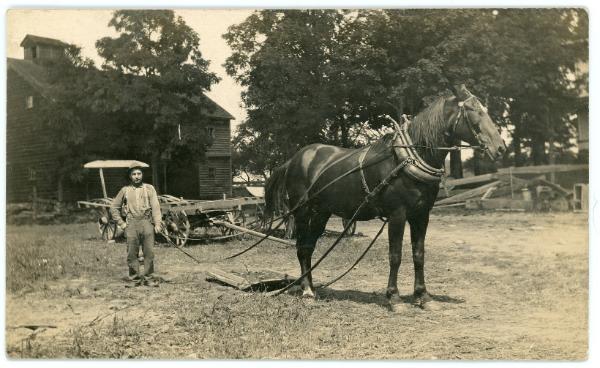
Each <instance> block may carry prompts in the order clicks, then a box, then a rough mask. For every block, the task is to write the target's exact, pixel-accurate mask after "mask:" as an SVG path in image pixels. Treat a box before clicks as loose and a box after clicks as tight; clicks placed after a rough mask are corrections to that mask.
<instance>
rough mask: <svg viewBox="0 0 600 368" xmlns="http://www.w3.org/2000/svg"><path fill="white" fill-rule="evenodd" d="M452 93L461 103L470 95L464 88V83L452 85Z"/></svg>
mask: <svg viewBox="0 0 600 368" xmlns="http://www.w3.org/2000/svg"><path fill="white" fill-rule="evenodd" d="M452 93H454V95H455V96H456V97H458V99H459V100H461V101H464V100H466V99H467V98H469V96H470V95H471V93H470V92H469V90H468V89H467V87H465V85H464V83H461V84H455V85H453V86H452Z"/></svg>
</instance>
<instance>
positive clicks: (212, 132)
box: [206, 127, 215, 139]
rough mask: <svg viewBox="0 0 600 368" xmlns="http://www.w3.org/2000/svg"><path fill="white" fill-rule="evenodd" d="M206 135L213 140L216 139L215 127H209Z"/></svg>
mask: <svg viewBox="0 0 600 368" xmlns="http://www.w3.org/2000/svg"><path fill="white" fill-rule="evenodd" d="M206 135H207V136H208V137H209V138H211V139H215V128H214V127H207V128H206Z"/></svg>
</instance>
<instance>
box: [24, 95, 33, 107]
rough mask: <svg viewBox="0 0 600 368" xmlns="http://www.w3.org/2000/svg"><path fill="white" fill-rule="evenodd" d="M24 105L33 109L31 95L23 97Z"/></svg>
mask: <svg viewBox="0 0 600 368" xmlns="http://www.w3.org/2000/svg"><path fill="white" fill-rule="evenodd" d="M25 107H26V108H28V109H33V96H27V98H25Z"/></svg>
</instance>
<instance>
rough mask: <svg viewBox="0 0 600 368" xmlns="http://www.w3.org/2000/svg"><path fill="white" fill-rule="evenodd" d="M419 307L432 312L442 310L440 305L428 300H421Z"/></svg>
mask: <svg viewBox="0 0 600 368" xmlns="http://www.w3.org/2000/svg"><path fill="white" fill-rule="evenodd" d="M419 307H420V308H421V309H423V310H424V311H428V312H433V311H439V310H442V305H441V304H440V303H438V302H436V301H433V300H430V301H428V302H421V303H420V304H419Z"/></svg>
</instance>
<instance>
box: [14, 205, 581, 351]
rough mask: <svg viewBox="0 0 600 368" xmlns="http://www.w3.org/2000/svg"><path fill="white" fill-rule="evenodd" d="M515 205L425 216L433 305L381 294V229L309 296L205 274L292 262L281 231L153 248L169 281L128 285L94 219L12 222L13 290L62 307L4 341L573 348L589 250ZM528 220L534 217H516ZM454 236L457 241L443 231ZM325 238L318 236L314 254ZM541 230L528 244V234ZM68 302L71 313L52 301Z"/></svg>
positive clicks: (30, 344)
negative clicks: (49, 332) (268, 291)
mask: <svg viewBox="0 0 600 368" xmlns="http://www.w3.org/2000/svg"><path fill="white" fill-rule="evenodd" d="M511 216H512V217H511ZM514 216H515V215H514V214H513V215H508V214H503V215H498V216H489V215H486V216H468V218H467V219H466V221H464V222H459V221H456V219H455V218H453V217H444V216H436V217H434V218H432V228H431V231H430V234H429V243H428V244H429V245H428V247H427V253H426V257H427V263H426V270H427V272H426V279H427V282H428V288H429V290H430V291H431V292H432V293H433V294H435V295H434V297H435V298H437V299H438V300H441V301H443V303H442V305H443V308H442V310H440V311H432V312H424V311H422V310H420V309H418V308H414V307H409V308H408V309H407V310H405V311H403V312H402V313H400V314H395V313H390V312H389V311H388V310H387V308H386V307H385V298H384V294H383V291H384V288H385V282H386V279H387V272H388V269H387V244H386V241H385V240H383V239H382V240H379V241H378V242H377V243H376V245H375V247H374V248H373V250H372V251H371V252H370V253H369V254H368V255H367V256H366V257H365V259H364V261H363V262H361V263H360V264H359V266H358V267H357V269H355V270H354V271H353V272H351V273H350V274H348V276H347V277H346V278H344V279H342V280H341V281H340V282H339V283H337V284H334V285H333V286H332V287H331V288H328V289H324V290H319V295H320V299H319V300H317V301H307V300H305V299H301V298H298V297H295V296H292V295H282V296H279V297H276V298H272V297H268V296H265V295H264V294H260V293H244V292H241V291H237V290H233V289H231V288H228V287H225V286H221V285H216V284H212V283H209V282H207V281H206V280H205V277H206V273H205V271H206V270H207V269H208V268H210V267H212V266H214V265H215V264H216V265H218V266H219V267H223V268H224V269H231V270H240V271H243V270H250V271H251V270H256V269H260V268H272V269H275V270H278V271H281V272H288V271H289V270H296V271H297V261H296V259H295V251H294V249H292V248H289V247H286V246H283V245H281V244H277V243H272V242H265V244H264V245H262V246H261V248H260V250H253V251H251V252H249V253H248V254H247V255H245V257H241V258H237V259H235V260H234V261H232V262H227V263H225V262H219V260H220V259H222V257H223V256H225V255H228V254H232V253H234V252H235V251H238V250H240V249H243V248H244V247H245V246H247V245H248V244H249V242H248V241H231V242H227V243H221V244H203V245H197V246H190V247H188V248H187V251H188V252H190V253H191V254H193V255H194V257H196V258H198V259H200V260H201V261H202V262H205V263H203V264H201V265H197V264H194V263H193V262H192V261H191V260H190V259H188V258H187V257H185V256H184V255H182V254H181V253H179V252H177V251H176V250H175V249H173V248H161V247H159V248H156V249H155V251H156V255H157V269H158V272H160V273H164V274H166V275H168V278H169V279H170V280H171V281H172V282H171V283H165V284H162V285H161V286H160V287H159V288H133V289H131V288H124V287H123V283H122V282H121V281H120V280H119V276H121V275H123V274H124V273H125V267H126V265H125V250H124V249H123V247H124V245H123V244H118V243H117V244H106V243H105V242H103V241H101V240H99V239H97V237H96V230H95V228H94V226H93V224H90V225H85V224H73V225H62V226H9V227H8V229H7V232H8V233H7V265H8V267H7V270H8V273H7V285H8V290H7V293H9V294H10V295H17V296H18V298H17V300H16V301H14V302H17V303H21V304H20V305H22V306H23V307H25V306H26V305H28V303H29V304H31V303H35V304H36V305H39V308H44V307H47V308H48V310H49V311H50V312H48V313H51V314H52V315H51V316H50V317H51V318H54V317H56V316H58V315H61V314H62V315H64V316H65V320H68V321H69V322H68V323H67V325H65V326H60V327H59V329H57V330H58V331H57V333H58V334H57V335H54V336H53V337H45V336H46V335H45V333H42V334H40V335H39V336H38V337H37V338H36V339H35V340H31V341H27V343H26V344H18V343H15V344H12V345H8V346H7V349H8V353H9V356H12V357H31V358H39V357H46V358H62V357H68V358H119V359H124V358H166V359H168V358H171V359H173V358H179V359H186V358H187V359H189V358H193V359H196V358H198V359H236V358H240V359H260V358H273V359H583V358H585V354H586V346H587V335H586V334H587V282H588V278H587V251H584V252H581V251H573V249H574V248H573V247H580V248H581V244H578V243H577V241H578V239H581V238H582V235H581V234H585V232H586V228H585V224H583V223H574V222H573V221H570V222H569V221H567V220H568V218H567V217H560V216H559V217H558V218H553V217H552V216H546V217H544V216H541V217H532V216H527V217H526V218H525V219H523V218H521V217H514ZM463 220H464V219H463ZM563 222H566V224H563ZM557 223H560V224H561V225H560V226H554V224H557ZM472 224H476V226H477V229H479V231H480V232H479V233H477V232H474V231H472V229H471V226H472ZM450 225H453V226H450ZM531 226H538V227H539V226H543V227H544V229H543V230H527V228H528V227H531ZM511 228H513V229H516V228H519V229H521V230H518V232H515V231H517V230H510V229H511ZM523 229H524V230H523ZM507 238H508V239H509V240H510V241H509V242H507V243H505V242H503V240H504V239H507ZM366 239H367V238H364V237H357V238H351V239H346V240H345V241H344V242H343V244H341V246H340V247H339V248H338V249H336V250H335V251H334V252H332V254H331V255H330V257H328V258H327V259H326V260H325V261H324V262H323V264H322V265H321V266H320V267H319V270H318V271H317V272H315V278H316V280H317V281H319V282H322V281H326V280H329V279H331V278H333V277H335V276H337V275H338V274H339V273H340V272H342V271H343V270H345V269H346V267H347V266H349V265H350V264H351V263H352V262H353V261H354V259H355V257H356V256H357V255H358V254H359V253H360V251H361V250H362V249H363V248H364V246H365V241H366ZM456 239H460V240H463V242H462V243H457V244H454V243H453V242H454V240H456ZM548 239H550V241H556V242H558V241H564V242H565V244H566V245H567V246H565V247H564V248H556V249H552V250H549V249H550V248H547V247H548V246H550V245H551V244H550V243H543V241H546V242H547V241H548ZM331 240H332V239H331V238H326V239H324V240H323V241H322V243H321V244H320V245H319V247H318V248H317V251H316V253H315V255H314V258H313V259H316V258H317V257H318V256H319V255H320V254H322V252H323V251H324V250H325V248H326V247H325V246H324V245H325V244H329V242H330V241H331ZM573 241H575V243H573ZM538 243H539V244H543V246H540V247H539V249H538V248H537V247H535V246H532V245H531V244H534V245H535V244H538ZM408 244H409V243H406V245H405V247H404V249H403V260H404V261H403V264H402V266H401V271H400V275H399V282H400V285H399V286H400V290H401V294H402V296H403V298H404V299H405V300H409V294H410V290H411V289H412V282H413V274H412V272H413V270H412V262H411V261H410V260H411V254H410V253H411V250H410V246H409V245H408ZM557 249H558V250H557ZM565 252H566V253H565ZM44 260H45V261H44ZM80 279H81V280H86V281H85V282H86V283H87V285H88V286H89V288H90V289H91V291H90V292H89V293H88V295H86V296H85V297H84V296H83V295H80V294H77V293H65V292H61V291H60V290H61V288H60V287H55V286H56V285H59V286H61V285H62V286H63V289H62V290H64V288H65V287H66V286H65V285H69V283H72V282H73V280H80ZM52 290H58V292H57V293H54V292H52ZM11 300H14V298H13V299H11ZM65 303H70V304H73V306H74V310H75V311H81V314H80V315H73V314H72V312H71V311H69V310H68V309H67V308H66V307H63V308H62V309H61V308H59V307H57V306H59V305H60V304H63V305H64V304H65ZM115 305H117V307H114V306H115ZM121 306H125V307H123V308H122V307H121ZM7 324H11V321H9V320H7ZM7 336H10V335H9V334H7Z"/></svg>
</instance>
